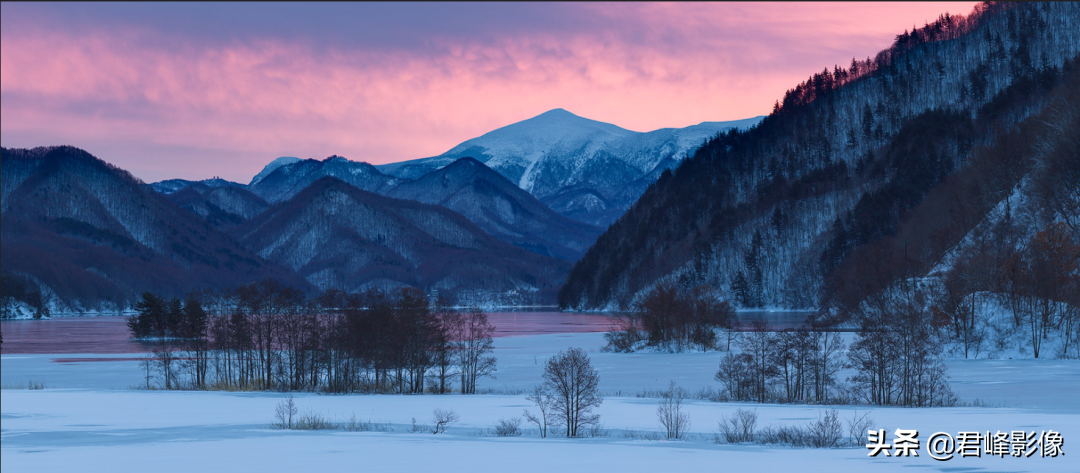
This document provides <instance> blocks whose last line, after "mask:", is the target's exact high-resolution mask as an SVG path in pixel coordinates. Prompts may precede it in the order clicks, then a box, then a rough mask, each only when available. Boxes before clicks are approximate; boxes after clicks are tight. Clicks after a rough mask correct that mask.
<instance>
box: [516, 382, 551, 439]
mask: <svg viewBox="0 0 1080 473" xmlns="http://www.w3.org/2000/svg"><path fill="white" fill-rule="evenodd" d="M525 400H527V401H531V402H532V403H533V404H536V407H537V408H538V409H540V414H539V415H534V414H533V413H532V412H529V410H528V409H525V412H523V413H522V414H521V415H522V417H524V418H525V420H527V421H529V422H532V423H534V424H536V429H537V430H539V431H540V438H544V437H547V427H548V412H551V406H552V405H553V404H554V403H555V400H554V398H553V397H552V396H551V393H549V392H547V390H546V388H545V387H544V386H542V385H541V386H536V387H534V388H533V390H532V392H530V393H529V395H528V396H525Z"/></svg>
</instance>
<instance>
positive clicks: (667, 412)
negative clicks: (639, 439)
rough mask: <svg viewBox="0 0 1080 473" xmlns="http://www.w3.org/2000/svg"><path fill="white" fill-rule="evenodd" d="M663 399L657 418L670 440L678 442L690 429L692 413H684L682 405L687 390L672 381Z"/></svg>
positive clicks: (658, 408)
mask: <svg viewBox="0 0 1080 473" xmlns="http://www.w3.org/2000/svg"><path fill="white" fill-rule="evenodd" d="M661 395H662V396H663V398H662V399H661V400H660V404H659V405H658V406H656V417H657V418H658V419H659V420H660V425H661V426H663V427H664V430H665V431H667V438H668V440H672V439H674V440H677V439H681V438H683V436H684V435H686V431H687V429H689V428H690V413H688V412H683V408H682V403H683V400H684V399H686V390H685V389H683V388H680V387H678V386H676V385H675V381H674V380H672V381H671V384H670V385H669V386H668V388H667V390H666V391H663V392H662V393H661Z"/></svg>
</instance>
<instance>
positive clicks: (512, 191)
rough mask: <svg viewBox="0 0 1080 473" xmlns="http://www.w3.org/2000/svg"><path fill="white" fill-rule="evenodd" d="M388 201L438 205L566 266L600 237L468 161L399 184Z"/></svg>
mask: <svg viewBox="0 0 1080 473" xmlns="http://www.w3.org/2000/svg"><path fill="white" fill-rule="evenodd" d="M387 195H389V196H391V197H396V198H400V199H408V200H415V201H417V202H424V203H428V204H435V205H441V206H443V207H446V208H448V209H451V210H453V211H455V212H457V213H460V214H461V215H463V216H464V217H465V218H467V219H469V220H470V221H472V222H473V223H475V224H477V225H478V226H480V228H482V229H484V230H485V231H486V232H488V233H489V234H491V235H492V236H494V237H496V238H499V239H501V240H504V241H507V242H510V243H512V244H514V245H517V246H520V247H522V248H525V249H527V250H529V251H532V252H534V253H538V254H541V255H546V256H554V257H556V258H561V259H565V260H570V261H575V260H577V259H578V258H580V257H581V255H583V254H584V253H585V250H586V249H588V248H589V246H591V245H592V243H593V242H594V241H596V237H597V236H599V235H600V229H599V228H596V227H593V226H591V225H587V224H584V223H580V222H575V221H572V220H570V219H568V218H566V217H563V216H561V215H559V214H557V213H555V212H554V211H552V210H551V209H549V208H548V207H547V206H545V205H544V204H542V203H540V201H538V200H536V198H535V197H533V196H532V195H531V194H529V193H528V192H525V191H524V190H522V189H521V188H520V187H518V186H517V185H515V184H514V183H512V182H510V181H508V180H507V179H506V178H505V177H503V176H502V175H501V174H499V173H497V172H495V171H493V170H492V169H491V168H489V167H487V166H485V165H484V164H483V163H481V162H479V161H477V160H475V159H472V158H462V159H459V160H457V161H455V162H453V163H451V164H450V165H448V166H446V167H444V168H441V169H439V170H436V171H433V172H431V173H428V174H425V175H424V176H422V177H420V178H419V179H417V180H415V181H409V182H404V183H401V184H399V185H398V186H397V187H395V188H394V189H393V190H391V191H390V192H389V193H388V194H387Z"/></svg>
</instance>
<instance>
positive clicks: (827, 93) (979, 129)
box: [560, 3, 1080, 307]
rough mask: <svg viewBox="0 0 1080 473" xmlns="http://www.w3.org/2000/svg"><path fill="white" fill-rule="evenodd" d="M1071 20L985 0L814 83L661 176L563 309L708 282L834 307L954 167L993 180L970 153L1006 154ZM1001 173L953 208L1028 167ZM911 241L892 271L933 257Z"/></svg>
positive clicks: (1043, 91) (1068, 49)
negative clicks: (850, 280) (849, 267)
mask: <svg viewBox="0 0 1080 473" xmlns="http://www.w3.org/2000/svg"><path fill="white" fill-rule="evenodd" d="M1078 23H1080V4H1077V3H1039V4H980V5H979V6H978V7H977V8H976V10H975V11H974V12H973V14H972V15H970V16H968V17H966V18H965V17H942V18H941V19H939V21H937V22H935V23H933V24H930V25H927V26H926V27H924V28H920V29H919V30H918V31H916V32H912V33H908V32H905V33H904V34H901V35H898V36H897V41H896V43H895V44H894V45H893V46H892V47H891V48H890V49H888V50H885V51H882V52H881V53H880V54H878V55H877V56H876V57H875V58H874V59H868V60H866V61H853V63H852V65H851V67H844V68H842V67H834V68H832V70H831V71H830V70H829V69H826V70H825V71H823V72H822V73H819V74H815V75H814V76H813V77H811V78H810V79H809V80H807V81H806V82H804V83H802V84H799V85H798V86H797V87H795V88H794V89H792V90H791V91H789V92H788V93H787V94H786V96H785V97H784V99H783V101H781V102H778V103H777V106H776V109H775V111H774V112H773V113H772V114H771V115H770V116H768V117H766V118H765V120H763V121H762V123H761V124H760V125H759V126H757V127H755V128H753V129H751V130H748V131H746V132H741V131H732V132H728V133H724V134H722V135H721V136H720V137H718V138H716V139H713V140H710V141H709V143H707V144H706V145H704V146H702V147H701V148H700V149H699V150H698V151H697V152H696V153H695V155H694V156H693V157H692V158H691V159H688V160H685V161H683V163H682V164H681V165H680V166H679V167H678V168H677V170H675V172H666V173H664V175H662V176H661V177H660V179H659V180H658V181H657V182H656V184H655V185H653V186H651V187H649V189H648V190H647V191H646V192H645V193H644V194H643V195H642V197H641V199H639V200H638V201H637V202H636V203H635V204H634V206H633V207H632V208H631V209H630V211H629V212H627V214H626V215H624V216H623V217H621V218H620V219H619V221H618V222H616V223H615V224H613V225H612V226H611V227H610V228H609V229H608V231H607V232H605V234H604V235H602V236H601V237H600V238H599V239H598V240H597V243H596V244H595V245H594V246H593V248H591V249H590V250H589V252H587V253H586V255H585V256H584V257H583V258H582V259H581V260H580V261H579V262H578V263H577V265H576V266H575V268H574V270H573V271H572V272H571V275H570V277H569V278H568V280H567V283H566V285H565V286H564V288H563V290H562V292H561V293H560V304H562V305H564V306H573V307H612V306H621V305H626V304H629V303H631V302H632V301H633V300H634V298H635V297H636V296H637V295H638V294H640V293H641V291H643V290H647V289H649V288H651V287H653V286H654V285H655V284H656V283H658V282H661V281H669V282H677V283H681V284H683V285H699V284H707V285H710V286H712V287H714V288H716V289H717V290H719V291H720V292H722V293H724V294H725V295H726V296H728V297H731V298H732V299H735V300H737V301H738V302H739V303H740V305H742V306H751V307H757V306H763V305H764V306H786V307H818V306H820V305H822V304H823V303H831V300H830V298H831V297H832V296H833V295H831V294H829V293H831V292H833V290H832V289H829V286H831V285H832V283H829V285H826V282H827V281H832V280H833V276H832V274H833V273H834V272H835V271H838V268H842V267H844V265H845V264H847V263H846V261H847V260H848V259H849V258H852V257H853V256H852V255H856V254H858V252H857V251H855V249H856V248H859V247H864V246H866V245H872V244H874V242H877V241H881V240H882V239H884V238H889V237H892V236H894V235H896V234H897V233H898V232H900V231H902V229H903V228H908V227H911V228H914V227H919V226H922V225H923V224H924V222H919V221H908V220H904V219H905V218H906V216H907V215H908V214H909V213H910V212H911V211H912V209H913V208H916V207H917V206H918V205H919V204H920V203H921V202H922V201H923V200H924V199H926V198H927V196H929V195H933V194H935V192H934V189H938V188H940V186H941V185H943V183H951V182H955V181H957V180H958V179H960V177H959V176H960V175H958V174H957V173H958V172H964V173H969V174H971V175H983V176H991V177H992V176H1001V175H1002V174H1001V173H1000V172H998V171H997V167H996V165H994V164H988V163H992V161H983V158H980V156H981V153H983V151H981V150H984V149H987V150H989V149H996V148H998V147H1000V146H1004V144H1003V143H1004V141H1002V140H1005V139H1006V138H1007V137H1008V136H1010V135H1009V133H1011V132H1012V130H1014V129H1015V128H1016V127H1019V126H1021V125H1022V124H1023V123H1024V122H1025V121H1026V120H1028V119H1029V118H1030V117H1032V116H1033V115H1035V114H1038V113H1040V112H1041V111H1042V110H1043V109H1045V108H1046V107H1047V104H1048V103H1049V101H1050V99H1049V98H1048V97H1050V96H1051V95H1053V94H1054V93H1056V92H1052V91H1053V90H1059V89H1060V88H1061V87H1063V85H1062V84H1064V83H1065V81H1067V80H1068V77H1069V75H1070V74H1072V72H1070V71H1071V69H1070V67H1071V66H1070V63H1071V62H1072V61H1074V60H1075V59H1074V58H1076V56H1077V54H1078V53H1080V30H1078V29H1077V28H1075V25H1076V24H1078ZM1048 94H1049V95H1048ZM1065 133H1073V132H1072V131H1067V132H1065ZM1016 159H1021V158H1020V157H1017V158H1016ZM1023 159H1028V158H1023ZM1021 160H1022V159H1021ZM1012 170H1013V171H1011V172H1013V174H1012V175H1010V176H1005V177H1006V178H1007V179H1004V180H1002V179H1003V178H999V177H994V178H993V179H991V178H990V177H986V178H985V179H989V180H990V181H993V182H994V184H993V185H992V186H991V185H984V186H983V187H982V188H984V189H995V190H994V192H983V191H979V193H978V194H972V195H960V196H958V197H957V198H960V199H987V200H989V202H991V205H989V206H983V207H981V208H982V209H985V208H988V207H994V206H996V205H997V204H998V203H999V202H1003V201H1004V200H1005V199H1006V198H1007V197H1008V196H1009V195H1010V192H1007V191H1008V189H1010V187H1008V185H1007V184H1008V182H1013V183H1017V182H1020V181H1021V180H1022V178H1023V177H1024V175H1025V174H1024V173H1025V172H1028V171H1025V169H1024V168H1022V167H1013V168H1012ZM953 176H957V177H956V178H955V179H954V178H953ZM965 179H967V178H965ZM995 179H996V181H995ZM998 181H1000V182H998ZM1002 183H1004V184H1002ZM1003 185H1004V187H1002V186H1003ZM972 192H974V191H972ZM969 211H970V212H973V213H971V214H969V215H966V216H965V217H964V218H963V219H960V218H956V219H955V220H954V221H965V222H967V224H966V229H967V230H970V229H971V225H972V224H971V223H970V222H979V221H980V220H982V219H983V218H984V217H985V210H979V209H967V210H964V212H969ZM933 213H934V212H932V211H931V212H923V213H922V215H932V214H933ZM926 218H929V217H926ZM925 223H929V221H926V222H925ZM963 233H964V231H963V229H960V230H952V231H951V233H950V235H953V236H952V237H949V238H953V239H955V238H956V237H955V235H956V234H960V235H963ZM943 238H944V237H943ZM945 240H948V238H945ZM945 240H943V241H945ZM907 243H908V245H907V247H906V248H907V250H908V252H907V253H906V256H901V259H910V260H915V259H918V261H919V262H918V264H911V265H908V264H902V265H899V267H902V268H905V270H904V271H902V272H901V276H902V275H905V274H906V275H908V276H917V275H918V272H917V271H916V269H921V270H923V271H924V272H925V270H926V268H927V267H928V266H929V265H932V264H934V262H935V260H940V259H941V257H942V254H941V251H942V250H940V249H939V250H933V249H932V248H931V247H929V246H927V247H921V248H920V249H919V251H920V253H919V254H915V253H914V249H915V248H914V246H912V245H913V244H914V243H913V240H911V238H910V237H909V238H908V242H907ZM901 244H903V242H901ZM937 245H938V246H934V247H933V248H941V247H942V246H944V247H946V248H947V247H948V245H942V244H941V243H938V244H937ZM893 248H895V246H893ZM901 254H903V248H901ZM856 257H858V258H863V259H865V260H866V261H868V262H871V263H870V264H871V265H872V266H875V267H889V266H890V265H892V263H893V261H894V260H893V256H890V257H889V258H883V257H882V254H875V256H873V257H867V256H861V257H859V256H856ZM852 274H855V273H852ZM854 277H855V278H856V279H860V278H861V279H863V280H866V279H870V278H869V276H868V275H866V274H855V276H854ZM894 277H897V275H896V274H895V273H889V274H887V275H885V276H883V278H884V279H889V278H894Z"/></svg>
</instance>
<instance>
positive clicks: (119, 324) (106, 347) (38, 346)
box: [0, 311, 810, 354]
mask: <svg viewBox="0 0 1080 473" xmlns="http://www.w3.org/2000/svg"><path fill="white" fill-rule="evenodd" d="M809 314H810V312H807V311H776V312H772V311H739V312H738V317H739V325H740V326H741V327H744V328H745V327H747V326H749V324H750V322H752V321H754V320H764V321H766V322H767V323H768V324H769V326H770V327H772V328H773V329H776V330H783V329H786V328H797V327H799V326H801V325H802V324H803V322H804V321H805V320H806V317H807V315H809ZM488 320H489V321H491V324H492V325H494V326H495V336H496V337H510V336H519V335H547V334H557V333H597V332H607V331H608V330H610V329H611V325H612V323H613V322H615V321H616V319H615V317H614V316H612V315H610V314H598V313H575V312H526V311H522V312H489V313H488ZM0 330H3V332H4V349H3V351H4V353H5V354H20V353H21V354H37V353H50V354H65V353H82V354H88V353H94V354H112V353H142V352H143V351H145V350H144V349H143V346H142V345H141V344H140V343H139V342H137V341H134V340H132V339H131V338H130V333H129V332H128V328H127V318H126V317H55V318H52V319H48V320H8V321H2V322H0Z"/></svg>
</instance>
